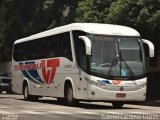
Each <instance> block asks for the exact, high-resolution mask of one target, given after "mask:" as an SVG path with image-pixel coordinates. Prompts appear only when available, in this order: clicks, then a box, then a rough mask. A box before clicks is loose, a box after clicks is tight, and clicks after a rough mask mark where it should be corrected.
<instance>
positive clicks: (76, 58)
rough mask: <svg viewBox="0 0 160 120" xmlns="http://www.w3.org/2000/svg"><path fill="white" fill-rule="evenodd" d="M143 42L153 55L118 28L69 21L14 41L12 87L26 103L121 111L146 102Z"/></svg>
mask: <svg viewBox="0 0 160 120" xmlns="http://www.w3.org/2000/svg"><path fill="white" fill-rule="evenodd" d="M143 41H144V42H145V43H147V44H148V46H149V47H151V48H150V49H149V52H150V55H151V57H153V56H154V46H153V44H152V43H151V42H147V40H142V39H141V38H140V34H139V33H138V32H137V31H136V30H134V29H132V28H129V27H125V26H120V25H110V24H98V23H73V24H69V25H66V26H62V27H58V28H54V29H51V30H48V31H45V32H41V33H38V34H35V35H31V36H29V37H26V38H22V39H19V40H16V41H15V43H14V47H13V58H12V85H13V88H12V89H13V91H14V92H16V93H18V94H25V99H26V100H29V99H30V100H31V98H32V100H33V98H34V99H35V98H38V97H40V96H51V97H56V98H64V97H65V98H66V99H67V103H69V104H72V103H74V102H75V101H74V100H75V99H76V100H85V101H110V102H112V101H119V103H120V102H121V104H119V103H118V102H114V104H113V105H114V106H116V107H120V106H122V102H124V101H144V100H145V97H146V84H147V77H146V76H145V65H144V63H145V61H144V50H143V45H142V42H143ZM26 86H27V87H26ZM72 94H73V95H72ZM61 100H62V99H61ZM117 105H118V106H117Z"/></svg>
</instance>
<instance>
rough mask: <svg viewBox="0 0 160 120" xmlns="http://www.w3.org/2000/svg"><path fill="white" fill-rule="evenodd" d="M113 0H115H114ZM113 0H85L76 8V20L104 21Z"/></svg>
mask: <svg viewBox="0 0 160 120" xmlns="http://www.w3.org/2000/svg"><path fill="white" fill-rule="evenodd" d="M112 1H113V0H112ZM110 4H111V0H84V1H81V2H79V4H78V7H77V9H76V17H75V20H74V21H75V22H93V23H94V22H97V23H103V22H104V18H105V16H106V15H107V14H108V11H109V6H110Z"/></svg>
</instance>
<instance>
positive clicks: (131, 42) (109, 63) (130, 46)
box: [88, 35, 145, 77]
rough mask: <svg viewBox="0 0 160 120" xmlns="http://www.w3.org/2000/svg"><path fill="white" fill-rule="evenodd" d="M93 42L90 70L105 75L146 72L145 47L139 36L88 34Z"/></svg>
mask: <svg viewBox="0 0 160 120" xmlns="http://www.w3.org/2000/svg"><path fill="white" fill-rule="evenodd" d="M88 37H89V39H90V40H91V44H92V55H91V56H90V71H91V72H92V73H97V74H101V75H105V76H114V77H115V76H120V77H129V76H139V75H143V74H144V73H145V69H144V57H143V52H142V51H143V47H142V42H141V39H140V38H138V37H118V36H117V37H115V36H114V37H113V36H111V37H110V36H101V35H88Z"/></svg>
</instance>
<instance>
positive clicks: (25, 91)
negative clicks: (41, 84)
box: [23, 84, 39, 101]
mask: <svg viewBox="0 0 160 120" xmlns="http://www.w3.org/2000/svg"><path fill="white" fill-rule="evenodd" d="M23 96H24V100H25V101H37V100H38V98H39V96H34V95H30V94H29V88H28V85H27V84H24V86H23Z"/></svg>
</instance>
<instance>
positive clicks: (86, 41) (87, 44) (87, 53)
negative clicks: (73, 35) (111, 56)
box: [79, 36, 91, 55]
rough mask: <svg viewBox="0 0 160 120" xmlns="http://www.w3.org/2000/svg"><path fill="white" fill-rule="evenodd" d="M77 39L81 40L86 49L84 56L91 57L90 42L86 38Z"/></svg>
mask: <svg viewBox="0 0 160 120" xmlns="http://www.w3.org/2000/svg"><path fill="white" fill-rule="evenodd" d="M79 39H81V40H83V41H84V43H85V47H86V55H91V41H90V40H89V38H88V37H86V36H79Z"/></svg>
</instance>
